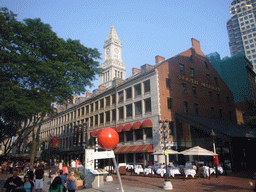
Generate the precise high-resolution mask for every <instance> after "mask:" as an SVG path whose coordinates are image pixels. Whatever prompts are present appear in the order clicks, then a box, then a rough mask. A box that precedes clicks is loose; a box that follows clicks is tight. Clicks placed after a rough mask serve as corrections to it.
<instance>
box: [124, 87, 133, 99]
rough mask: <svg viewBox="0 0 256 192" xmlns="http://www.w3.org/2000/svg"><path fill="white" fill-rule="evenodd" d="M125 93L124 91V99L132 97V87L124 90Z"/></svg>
mask: <svg viewBox="0 0 256 192" xmlns="http://www.w3.org/2000/svg"><path fill="white" fill-rule="evenodd" d="M125 93H126V100H129V99H131V98H132V88H131V87H130V88H128V89H126V90H125Z"/></svg>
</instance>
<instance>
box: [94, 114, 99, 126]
mask: <svg viewBox="0 0 256 192" xmlns="http://www.w3.org/2000/svg"><path fill="white" fill-rule="evenodd" d="M94 120H95V123H94V125H98V115H95V116H94Z"/></svg>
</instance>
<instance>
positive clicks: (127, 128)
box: [123, 123, 132, 131]
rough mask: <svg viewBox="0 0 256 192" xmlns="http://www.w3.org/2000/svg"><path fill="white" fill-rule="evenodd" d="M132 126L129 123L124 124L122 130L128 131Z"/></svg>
mask: <svg viewBox="0 0 256 192" xmlns="http://www.w3.org/2000/svg"><path fill="white" fill-rule="evenodd" d="M131 128H132V125H131V124H130V123H128V124H126V125H125V126H124V128H123V131H130V130H131Z"/></svg>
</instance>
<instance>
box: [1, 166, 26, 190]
mask: <svg viewBox="0 0 256 192" xmlns="http://www.w3.org/2000/svg"><path fill="white" fill-rule="evenodd" d="M12 174H13V176H12V177H10V178H8V179H7V180H6V182H5V184H4V190H3V192H10V191H12V190H14V189H16V188H17V187H19V186H21V185H22V183H23V182H22V180H21V178H20V177H19V176H18V169H16V168H15V169H13V171H12Z"/></svg>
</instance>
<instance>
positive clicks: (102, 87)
mask: <svg viewBox="0 0 256 192" xmlns="http://www.w3.org/2000/svg"><path fill="white" fill-rule="evenodd" d="M98 89H99V90H106V87H105V86H102V85H99V88H98Z"/></svg>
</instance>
